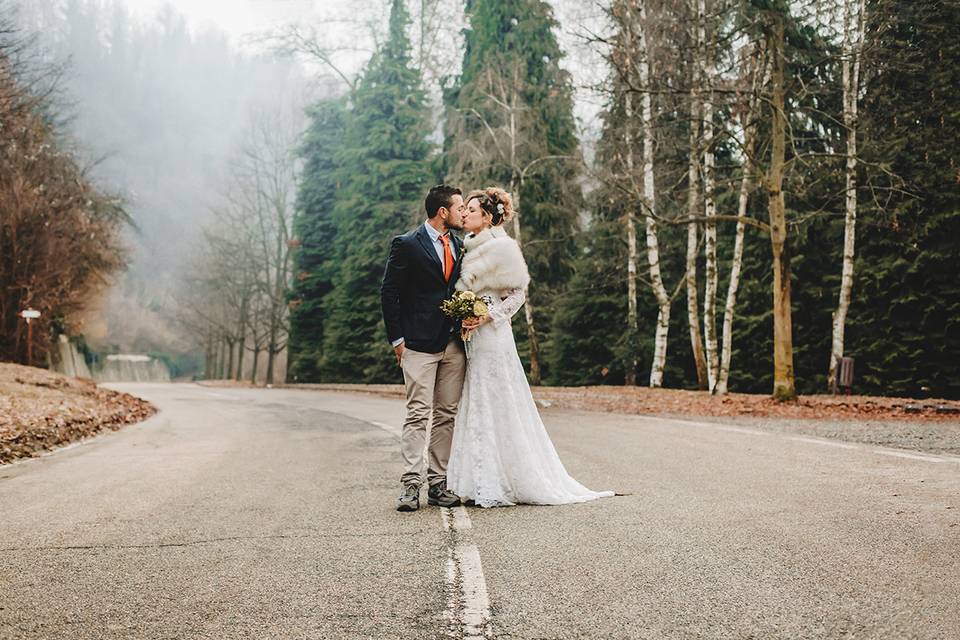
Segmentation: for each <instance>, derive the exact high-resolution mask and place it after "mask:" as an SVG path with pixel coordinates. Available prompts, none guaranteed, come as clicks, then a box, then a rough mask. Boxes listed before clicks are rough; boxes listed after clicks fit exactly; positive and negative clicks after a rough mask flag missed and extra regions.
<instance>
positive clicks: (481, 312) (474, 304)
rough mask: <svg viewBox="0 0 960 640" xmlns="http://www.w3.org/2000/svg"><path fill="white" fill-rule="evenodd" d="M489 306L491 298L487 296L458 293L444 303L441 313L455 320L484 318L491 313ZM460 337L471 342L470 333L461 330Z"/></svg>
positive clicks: (464, 292) (466, 292) (471, 292)
mask: <svg viewBox="0 0 960 640" xmlns="http://www.w3.org/2000/svg"><path fill="white" fill-rule="evenodd" d="M489 304H490V298H488V297H486V296H478V295H477V294H475V293H474V292H473V291H457V292H456V293H454V294H453V297H452V298H448V299H447V300H444V301H443V303H442V304H441V305H440V311H442V312H443V314H444V315H445V316H448V317H450V318H453V319H454V320H466V319H467V318H482V317H484V316H486V315H487V314H488V313H490V308H489V307H488V306H487V305H489ZM460 337H461V338H463V339H464V340H470V332H469V331H466V330H465V329H461V330H460Z"/></svg>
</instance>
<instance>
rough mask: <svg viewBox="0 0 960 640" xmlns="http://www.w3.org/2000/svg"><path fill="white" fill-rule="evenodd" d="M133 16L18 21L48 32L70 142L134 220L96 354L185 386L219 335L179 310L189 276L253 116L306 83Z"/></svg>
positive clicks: (173, 20)
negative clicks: (152, 364)
mask: <svg viewBox="0 0 960 640" xmlns="http://www.w3.org/2000/svg"><path fill="white" fill-rule="evenodd" d="M127 4H128V3H126V2H124V1H123V0H50V1H49V2H39V3H38V2H26V3H23V4H22V9H21V11H20V12H19V14H18V15H17V16H16V20H17V22H18V23H19V24H21V25H22V26H23V28H24V29H26V30H29V31H32V32H36V33H37V37H36V38H35V42H33V43H31V44H32V46H31V50H34V51H37V52H38V54H39V55H42V56H43V59H44V60H45V61H46V62H47V63H48V64H53V65H58V66H59V68H60V70H61V73H60V91H59V93H60V96H61V100H62V102H63V103H64V104H67V105H70V117H69V119H67V120H66V121H65V123H64V129H65V130H67V131H69V133H70V135H71V137H73V138H75V139H76V140H77V141H78V143H80V144H82V145H83V146H84V148H86V149H89V150H90V155H91V157H94V158H96V159H97V162H96V165H95V167H93V168H92V172H91V175H93V176H94V177H95V178H96V180H97V182H98V183H100V184H102V185H106V186H108V187H109V188H110V189H112V190H117V191H119V192H120V193H122V194H123V195H124V199H125V203H126V206H125V208H126V210H127V211H128V213H129V215H130V217H131V219H132V221H133V225H131V226H130V228H129V229H128V232H127V233H126V234H125V241H126V244H127V245H128V246H129V253H128V255H129V264H128V267H127V269H126V270H125V272H124V273H123V274H119V275H118V277H117V278H116V282H115V283H114V285H113V286H112V287H111V288H110V290H109V291H108V292H105V295H102V296H99V298H100V299H99V300H97V301H95V302H94V305H95V306H93V307H91V308H90V310H89V311H88V313H87V314H85V315H86V316H87V322H86V323H85V324H84V326H83V328H82V331H83V334H84V337H85V339H86V343H87V344H88V345H89V346H90V348H91V350H92V351H93V352H95V353H100V354H102V353H104V352H106V353H111V352H121V353H150V354H155V355H161V356H162V357H164V359H166V360H167V361H169V362H170V363H171V365H172V368H173V370H174V371H175V372H176V374H177V375H193V374H195V373H202V370H201V371H198V369H202V367H203V365H204V350H205V346H206V344H205V343H206V342H207V341H208V340H209V335H210V334H211V333H216V332H213V331H210V330H208V328H204V330H203V331H199V332H198V327H197V324H196V318H195V317H194V316H192V315H191V310H190V308H189V307H186V308H182V307H181V302H183V301H185V300H187V299H189V298H190V295H189V293H190V292H191V291H192V290H193V289H195V287H196V282H195V279H196V276H197V275H198V274H197V273H188V272H189V269H190V268H195V267H196V266H197V265H196V261H195V260H194V259H193V258H195V257H196V255H197V253H198V249H197V247H198V245H199V244H200V243H199V242H198V241H199V240H202V238H203V229H204V227H206V226H208V225H213V224H216V222H215V220H217V219H218V217H217V216H215V215H213V213H212V212H211V209H213V208H223V198H222V194H223V193H224V192H225V191H229V189H228V188H226V187H225V185H226V184H229V183H230V182H231V180H233V168H234V165H235V164H236V162H235V160H236V158H237V156H238V155H239V152H238V148H240V147H242V146H243V145H245V144H247V143H248V142H249V139H250V137H251V135H252V133H251V131H252V129H253V126H254V125H253V124H252V123H251V119H252V118H251V114H252V113H259V112H269V111H271V110H273V109H275V108H280V104H281V103H283V102H284V101H289V100H290V96H291V95H296V94H297V93H298V92H299V91H300V90H301V89H302V88H303V86H304V85H305V84H306V82H305V79H304V78H303V77H302V75H301V73H300V72H299V69H298V67H297V65H296V64H294V63H292V62H291V61H289V60H278V59H276V58H275V57H274V56H272V55H268V54H266V53H255V52H252V51H250V50H244V51H240V50H238V48H237V47H235V46H234V45H233V44H232V43H231V42H230V40H229V38H228V36H227V34H225V33H224V32H222V31H219V30H217V29H216V28H212V27H209V26H202V27H198V26H196V25H190V24H189V23H188V22H187V20H186V18H185V17H184V16H183V15H181V14H179V13H178V12H177V11H176V10H175V9H174V8H173V7H172V6H170V5H165V6H162V7H159V8H157V10H156V11H155V12H152V13H150V14H147V15H142V14H141V13H140V12H137V11H133V10H132V9H131V8H129V7H128V6H127ZM297 110H298V112H299V111H302V107H298V109H297ZM288 144H290V143H289V141H288ZM214 205H216V206H215V207H214ZM211 304H214V302H213V301H211ZM257 332H258V334H260V333H261V331H260V329H259V328H258V330H257ZM259 341H260V342H262V343H263V344H264V345H266V343H267V341H265V340H263V339H260V340H259ZM198 343H199V344H198ZM246 344H247V345H248V346H249V344H251V343H250V341H247V342H246ZM265 350H266V346H264V351H262V352H260V353H259V358H258V365H259V366H260V369H261V371H260V380H263V379H264V378H265V376H266V370H265V367H266V363H267V361H268V360H270V358H269V357H268V356H267V355H266V353H265ZM247 355H248V357H247V358H246V359H245V367H246V368H249V365H250V364H252V362H253V360H254V358H253V354H251V353H250V352H249V351H247ZM244 375H247V372H246V371H245V372H244Z"/></svg>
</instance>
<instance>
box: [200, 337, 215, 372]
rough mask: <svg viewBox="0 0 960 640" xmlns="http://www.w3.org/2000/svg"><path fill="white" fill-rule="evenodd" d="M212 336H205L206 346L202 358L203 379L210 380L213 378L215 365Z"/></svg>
mask: <svg viewBox="0 0 960 640" xmlns="http://www.w3.org/2000/svg"><path fill="white" fill-rule="evenodd" d="M213 345H214V342H213V336H211V335H210V334H207V344H206V349H205V350H204V358H203V378H204V379H205V380H210V379H211V378H213V371H214V369H213V367H214V365H215V364H216V351H215V350H214V347H213Z"/></svg>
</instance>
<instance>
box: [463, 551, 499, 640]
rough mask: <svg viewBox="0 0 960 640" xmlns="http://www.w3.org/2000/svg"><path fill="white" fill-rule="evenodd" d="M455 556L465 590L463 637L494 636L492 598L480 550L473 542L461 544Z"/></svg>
mask: <svg viewBox="0 0 960 640" xmlns="http://www.w3.org/2000/svg"><path fill="white" fill-rule="evenodd" d="M454 557H455V559H456V565H457V568H458V569H459V571H460V588H461V589H462V590H463V610H462V611H461V613H460V619H461V621H462V622H463V637H464V639H473V638H492V637H493V630H492V629H491V625H490V598H489V596H488V595H487V581H486V579H484V577H483V567H481V566H480V551H478V550H477V547H476V546H475V545H472V544H468V545H460V546H458V547H457V548H456V549H454Z"/></svg>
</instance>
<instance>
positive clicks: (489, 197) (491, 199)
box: [467, 187, 513, 227]
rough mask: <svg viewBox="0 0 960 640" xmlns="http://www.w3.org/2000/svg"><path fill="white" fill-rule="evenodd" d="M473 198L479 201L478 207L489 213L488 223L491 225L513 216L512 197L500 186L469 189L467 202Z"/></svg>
mask: <svg viewBox="0 0 960 640" xmlns="http://www.w3.org/2000/svg"><path fill="white" fill-rule="evenodd" d="M474 198H476V199H477V201H478V202H479V203H480V208H481V209H483V210H484V211H486V212H487V213H489V214H490V217H491V220H490V223H491V224H492V225H493V226H495V227H496V226H499V225H501V224H503V223H504V222H506V221H508V220H510V219H512V218H513V199H512V198H511V197H510V194H509V193H507V192H506V191H504V190H503V189H501V188H500V187H487V188H486V189H477V190H476V191H471V192H470V193H469V194H468V195H467V202H470V201H471V200H473V199H474Z"/></svg>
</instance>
